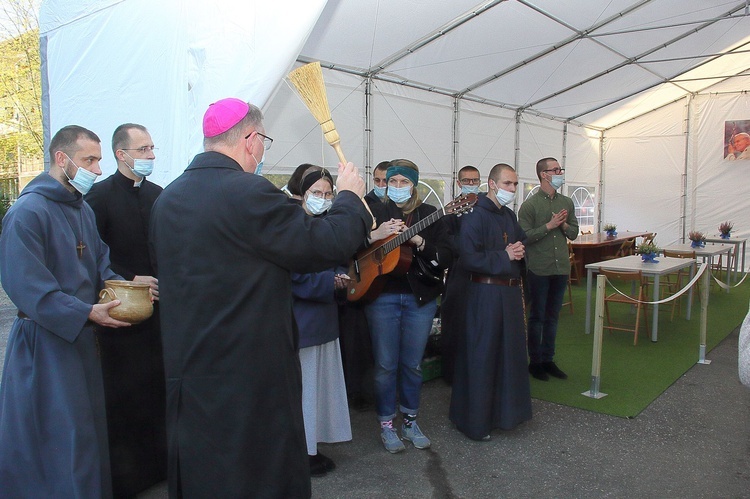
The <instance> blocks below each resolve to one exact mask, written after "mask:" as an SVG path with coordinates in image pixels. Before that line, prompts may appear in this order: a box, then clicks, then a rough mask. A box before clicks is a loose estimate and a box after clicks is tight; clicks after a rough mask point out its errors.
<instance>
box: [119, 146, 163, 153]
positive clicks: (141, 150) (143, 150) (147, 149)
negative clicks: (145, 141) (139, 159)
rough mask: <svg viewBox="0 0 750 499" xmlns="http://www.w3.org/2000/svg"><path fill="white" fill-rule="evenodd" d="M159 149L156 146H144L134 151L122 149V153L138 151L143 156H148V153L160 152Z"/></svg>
mask: <svg viewBox="0 0 750 499" xmlns="http://www.w3.org/2000/svg"><path fill="white" fill-rule="evenodd" d="M158 149H159V148H158V147H154V146H143V147H136V148H134V149H120V150H121V151H138V152H139V153H141V154H146V153H147V152H152V151H156V150H158Z"/></svg>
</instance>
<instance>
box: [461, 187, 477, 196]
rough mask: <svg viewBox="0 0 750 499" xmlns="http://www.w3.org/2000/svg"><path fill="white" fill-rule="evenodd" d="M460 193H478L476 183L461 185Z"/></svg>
mask: <svg viewBox="0 0 750 499" xmlns="http://www.w3.org/2000/svg"><path fill="white" fill-rule="evenodd" d="M461 194H479V186H478V185H462V186H461Z"/></svg>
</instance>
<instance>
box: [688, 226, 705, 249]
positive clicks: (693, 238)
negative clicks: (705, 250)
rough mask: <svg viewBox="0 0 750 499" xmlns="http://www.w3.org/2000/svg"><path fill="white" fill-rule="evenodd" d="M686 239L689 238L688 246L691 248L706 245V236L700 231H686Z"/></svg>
mask: <svg viewBox="0 0 750 499" xmlns="http://www.w3.org/2000/svg"><path fill="white" fill-rule="evenodd" d="M688 239H690V246H692V247H693V248H702V247H704V246H705V245H706V236H705V234H703V232H701V231H698V230H691V231H690V232H689V233H688Z"/></svg>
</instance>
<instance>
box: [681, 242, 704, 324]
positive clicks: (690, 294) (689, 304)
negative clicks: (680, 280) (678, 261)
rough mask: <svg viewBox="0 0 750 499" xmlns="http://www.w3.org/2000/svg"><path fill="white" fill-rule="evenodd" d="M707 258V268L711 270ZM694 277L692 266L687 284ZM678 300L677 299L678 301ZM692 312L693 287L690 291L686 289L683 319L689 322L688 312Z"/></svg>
mask: <svg viewBox="0 0 750 499" xmlns="http://www.w3.org/2000/svg"><path fill="white" fill-rule="evenodd" d="M708 258H709V263H708V268H709V269H710V268H711V261H710V258H712V257H708ZM694 276H695V267H694V266H693V265H691V266H690V277H688V282H690V281H692V280H693V277H694ZM679 299H680V298H678V300H679ZM692 310H693V286H690V289H688V295H687V312H685V319H687V320H690V312H691V311H692Z"/></svg>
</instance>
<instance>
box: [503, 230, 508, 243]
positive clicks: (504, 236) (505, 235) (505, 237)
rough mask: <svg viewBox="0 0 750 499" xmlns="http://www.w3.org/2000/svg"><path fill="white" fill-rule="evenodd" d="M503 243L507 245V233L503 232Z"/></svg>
mask: <svg viewBox="0 0 750 499" xmlns="http://www.w3.org/2000/svg"><path fill="white" fill-rule="evenodd" d="M503 241H504V242H505V244H508V233H507V232H503Z"/></svg>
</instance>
